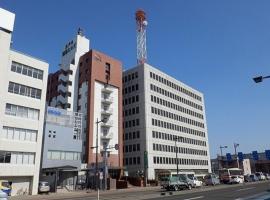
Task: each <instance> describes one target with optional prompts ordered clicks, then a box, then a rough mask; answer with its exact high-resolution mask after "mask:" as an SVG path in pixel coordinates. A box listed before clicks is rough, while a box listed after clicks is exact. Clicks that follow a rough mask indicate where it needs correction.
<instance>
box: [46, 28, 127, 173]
mask: <svg viewBox="0 0 270 200" xmlns="http://www.w3.org/2000/svg"><path fill="white" fill-rule="evenodd" d="M121 80H122V64H121V62H120V61H118V60H116V59H114V58H111V57H109V56H107V55H105V54H104V53H101V52H98V51H96V50H89V40H88V39H87V38H85V37H84V36H83V33H82V31H81V30H80V29H79V31H78V33H77V36H76V38H75V39H74V40H72V41H70V42H68V43H67V44H66V45H65V48H64V50H63V53H62V59H61V64H60V70H58V71H56V72H55V73H53V74H50V75H49V78H48V91H47V102H48V105H49V106H52V107H57V108H62V109H66V110H69V111H74V112H80V113H82V114H83V117H82V157H81V158H82V163H86V164H88V168H93V169H94V168H95V167H94V166H95V162H96V149H95V148H91V147H96V146H98V147H99V149H98V154H99V156H98V162H99V165H103V157H102V156H103V151H104V150H105V148H109V149H108V151H109V157H108V165H109V166H113V167H121V166H122V160H123V154H122V148H121V150H115V149H114V148H111V147H113V146H114V145H115V144H119V145H121V144H122V135H123V134H122V93H121V91H122V82H121ZM97 120H98V121H100V122H99V123H96V122H97ZM101 120H103V122H101ZM96 124H97V125H96ZM97 126H98V130H97ZM97 131H98V132H99V134H98V140H96V133H97ZM96 141H98V144H96Z"/></svg>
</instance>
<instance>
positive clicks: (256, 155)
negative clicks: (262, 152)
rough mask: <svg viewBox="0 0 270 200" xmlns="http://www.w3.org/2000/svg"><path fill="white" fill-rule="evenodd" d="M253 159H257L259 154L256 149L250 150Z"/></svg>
mask: <svg viewBox="0 0 270 200" xmlns="http://www.w3.org/2000/svg"><path fill="white" fill-rule="evenodd" d="M252 156H253V160H259V155H258V152H257V151H252Z"/></svg>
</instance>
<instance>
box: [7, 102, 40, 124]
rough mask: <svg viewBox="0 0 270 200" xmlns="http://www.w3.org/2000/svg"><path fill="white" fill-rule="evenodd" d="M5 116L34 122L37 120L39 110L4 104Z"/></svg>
mask: <svg viewBox="0 0 270 200" xmlns="http://www.w3.org/2000/svg"><path fill="white" fill-rule="evenodd" d="M5 114H6V115H12V116H17V117H23V118H30V119H35V120H38V119H39V110H37V109H33V108H28V107H24V106H17V105H13V104H8V103H7V104H6V110H5Z"/></svg>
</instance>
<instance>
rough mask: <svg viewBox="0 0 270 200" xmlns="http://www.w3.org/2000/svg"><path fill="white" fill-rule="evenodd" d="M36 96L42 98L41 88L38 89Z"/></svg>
mask: <svg viewBox="0 0 270 200" xmlns="http://www.w3.org/2000/svg"><path fill="white" fill-rule="evenodd" d="M36 98H37V99H41V90H37V94H36Z"/></svg>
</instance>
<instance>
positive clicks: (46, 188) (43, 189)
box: [38, 181, 50, 194]
mask: <svg viewBox="0 0 270 200" xmlns="http://www.w3.org/2000/svg"><path fill="white" fill-rule="evenodd" d="M38 192H39V193H47V194H48V193H49V192H50V185H49V183H48V182H46V181H40V182H39V184H38Z"/></svg>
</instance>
